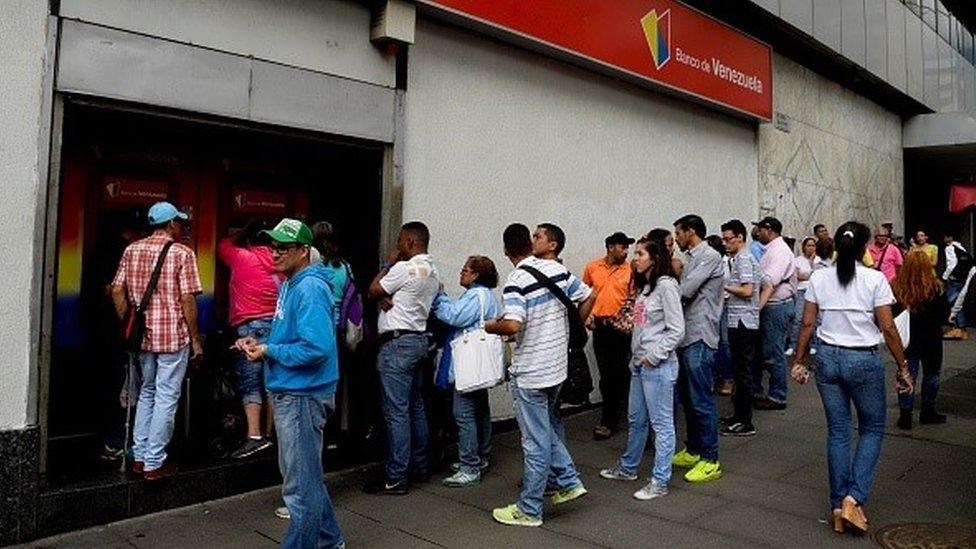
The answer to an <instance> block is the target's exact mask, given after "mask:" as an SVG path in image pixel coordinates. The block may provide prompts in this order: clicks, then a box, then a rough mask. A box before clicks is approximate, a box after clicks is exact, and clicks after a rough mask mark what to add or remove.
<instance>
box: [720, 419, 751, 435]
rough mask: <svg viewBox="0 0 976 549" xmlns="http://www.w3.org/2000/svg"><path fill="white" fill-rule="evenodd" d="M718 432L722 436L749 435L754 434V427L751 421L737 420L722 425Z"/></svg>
mask: <svg viewBox="0 0 976 549" xmlns="http://www.w3.org/2000/svg"><path fill="white" fill-rule="evenodd" d="M719 434H721V435H722V436H723V437H751V436H753V435H755V434H756V428H755V427H753V426H752V424H751V423H743V422H741V421H737V422H735V423H731V424H729V425H726V426H725V427H722V429H721V430H719Z"/></svg>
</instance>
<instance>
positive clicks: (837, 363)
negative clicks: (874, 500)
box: [815, 345, 885, 509]
mask: <svg viewBox="0 0 976 549" xmlns="http://www.w3.org/2000/svg"><path fill="white" fill-rule="evenodd" d="M815 374H816V378H817V389H818V390H819V391H820V400H822V401H823V406H824V412H825V414H826V416H827V467H828V471H829V476H830V507H831V509H839V508H840V507H841V501H843V499H844V497H845V496H847V495H850V496H852V497H853V498H854V499H856V500H857V501H858V502H859V503H864V502H866V501H867V499H868V495H869V493H870V491H871V483H872V482H873V480H874V469H875V466H876V465H877V464H878V457H879V456H880V455H881V441H882V439H883V438H884V426H885V376H884V368H883V366H882V363H881V356H880V355H879V354H878V351H877V350H870V351H868V350H863V351H862V350H853V349H843V348H840V347H834V346H831V345H821V346H820V350H819V351H818V352H817V369H816V371H815ZM851 403H853V404H854V409H855V410H856V411H857V424H858V429H857V430H858V439H857V448H856V449H855V450H854V458H853V460H852V459H851V430H852V428H853V420H852V418H851Z"/></svg>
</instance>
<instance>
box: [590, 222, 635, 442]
mask: <svg viewBox="0 0 976 549" xmlns="http://www.w3.org/2000/svg"><path fill="white" fill-rule="evenodd" d="M604 243H605V244H606V247H607V255H606V256H604V257H601V258H599V259H594V260H593V261H590V262H589V263H588V264H587V265H586V269H585V270H584V271H583V283H585V284H586V285H587V286H589V287H591V288H593V293H594V294H595V295H596V303H595V304H594V305H593V312H592V313H591V314H590V317H589V318H588V319H587V321H586V325H587V327H588V328H590V329H591V330H593V352H594V353H595V354H596V364H597V367H598V368H599V370H600V395H601V396H602V398H603V413H602V416H601V418H600V423H599V425H597V426H596V428H595V429H594V430H593V439H594V440H606V439H608V438H610V437H611V436H613V434H614V433H615V432H616V431H617V429H618V428H619V426H620V417H621V416H622V415H624V414H622V413H621V411H622V410H623V411H626V410H627V407H626V399H627V392H628V385H629V382H630V370H629V369H628V363H629V361H630V334H629V333H623V332H620V331H618V330H617V329H615V328H614V327H613V326H611V325H610V323H609V322H608V321H609V320H610V319H612V318H613V317H614V316H616V314H617V313H618V312H619V311H620V307H621V305H623V303H624V300H625V299H626V298H627V296H628V295H629V294H630V289H631V272H630V264H629V263H628V262H627V254H628V251H629V250H630V245H631V244H633V243H634V239H633V238H630V237H628V236H627V235H625V234H624V233H621V232H616V233H613V234H612V235H610V236H608V237H607V238H606V239H605V240H604Z"/></svg>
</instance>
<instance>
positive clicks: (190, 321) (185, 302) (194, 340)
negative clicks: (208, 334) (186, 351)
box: [180, 294, 203, 360]
mask: <svg viewBox="0 0 976 549" xmlns="http://www.w3.org/2000/svg"><path fill="white" fill-rule="evenodd" d="M180 308H182V309H183V318H184V319H186V328H187V330H188V331H189V332H190V350H191V352H190V360H195V359H197V358H200V357H201V356H203V345H201V344H200V330H199V327H198V326H197V296H196V295H195V294H183V295H181V296H180Z"/></svg>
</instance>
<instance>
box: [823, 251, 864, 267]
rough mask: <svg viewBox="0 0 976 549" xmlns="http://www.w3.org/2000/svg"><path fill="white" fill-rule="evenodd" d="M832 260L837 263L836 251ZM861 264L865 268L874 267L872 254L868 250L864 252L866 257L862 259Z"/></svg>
mask: <svg viewBox="0 0 976 549" xmlns="http://www.w3.org/2000/svg"><path fill="white" fill-rule="evenodd" d="M830 259H831V260H833V261H837V252H836V251H835V252H834V254H833V255H832V256H830ZM861 263H863V264H864V266H865V267H874V258H873V257H871V254H870V253H868V251H867V250H864V257H862V258H861Z"/></svg>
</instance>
